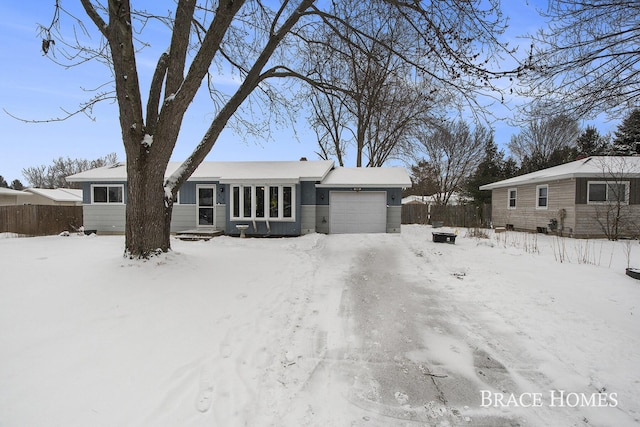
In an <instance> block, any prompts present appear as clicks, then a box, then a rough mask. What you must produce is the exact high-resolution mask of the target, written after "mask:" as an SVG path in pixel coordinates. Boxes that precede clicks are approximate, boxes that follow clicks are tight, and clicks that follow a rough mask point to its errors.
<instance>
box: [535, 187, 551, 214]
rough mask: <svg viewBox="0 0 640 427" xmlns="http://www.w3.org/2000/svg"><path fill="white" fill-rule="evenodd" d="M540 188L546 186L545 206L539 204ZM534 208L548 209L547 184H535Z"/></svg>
mask: <svg viewBox="0 0 640 427" xmlns="http://www.w3.org/2000/svg"><path fill="white" fill-rule="evenodd" d="M541 188H546V189H547V197H546V199H547V205H546V206H540V205H539V203H540V189H541ZM536 209H540V210H548V209H549V184H543V185H536Z"/></svg>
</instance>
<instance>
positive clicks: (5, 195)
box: [0, 187, 31, 206]
mask: <svg viewBox="0 0 640 427" xmlns="http://www.w3.org/2000/svg"><path fill="white" fill-rule="evenodd" d="M30 196H31V194H29V193H24V192H22V191H18V190H13V189H11V188H4V187H0V206H15V205H22V204H23V203H22V202H18V198H21V197H24V198H25V199H28V198H29V197H30Z"/></svg>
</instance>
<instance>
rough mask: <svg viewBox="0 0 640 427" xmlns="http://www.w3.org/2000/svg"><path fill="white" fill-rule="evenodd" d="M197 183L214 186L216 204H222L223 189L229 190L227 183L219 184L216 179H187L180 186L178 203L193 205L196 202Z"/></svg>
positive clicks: (223, 199) (223, 198)
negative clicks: (212, 180)
mask: <svg viewBox="0 0 640 427" xmlns="http://www.w3.org/2000/svg"><path fill="white" fill-rule="evenodd" d="M198 185H215V186H216V204H221V205H224V204H225V203H227V201H225V191H228V190H229V186H228V185H220V184H219V183H218V182H217V181H214V182H211V181H207V182H205V181H187V182H185V183H184V184H182V187H180V199H179V202H180V204H183V205H195V204H196V188H197V186H198Z"/></svg>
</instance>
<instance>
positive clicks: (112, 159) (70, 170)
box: [22, 153, 118, 188]
mask: <svg viewBox="0 0 640 427" xmlns="http://www.w3.org/2000/svg"><path fill="white" fill-rule="evenodd" d="M116 163H118V155H117V154H116V153H110V154H107V155H106V156H104V157H99V158H97V159H95V160H87V159H71V158H70V157H67V158H66V159H65V158H64V157H59V158H57V159H54V160H53V163H52V164H51V165H49V166H47V165H40V166H32V167H28V168H24V169H22V175H23V176H24V177H25V179H26V180H27V182H28V183H29V185H30V186H31V187H35V188H80V187H79V183H67V180H66V177H67V176H69V175H73V174H76V173H80V172H83V171H86V170H89V169H94V168H99V167H102V166H108V165H113V164H116Z"/></svg>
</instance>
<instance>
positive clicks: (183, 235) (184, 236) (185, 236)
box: [176, 229, 224, 241]
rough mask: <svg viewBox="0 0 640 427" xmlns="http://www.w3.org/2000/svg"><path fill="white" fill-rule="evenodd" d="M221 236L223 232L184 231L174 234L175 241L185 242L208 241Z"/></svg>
mask: <svg viewBox="0 0 640 427" xmlns="http://www.w3.org/2000/svg"><path fill="white" fill-rule="evenodd" d="M222 234H224V231H223V230H197V229H196V230H184V231H181V232H179V233H177V234H176V239H180V240H187V241H196V240H210V239H212V238H213V237H216V236H221V235H222Z"/></svg>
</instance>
